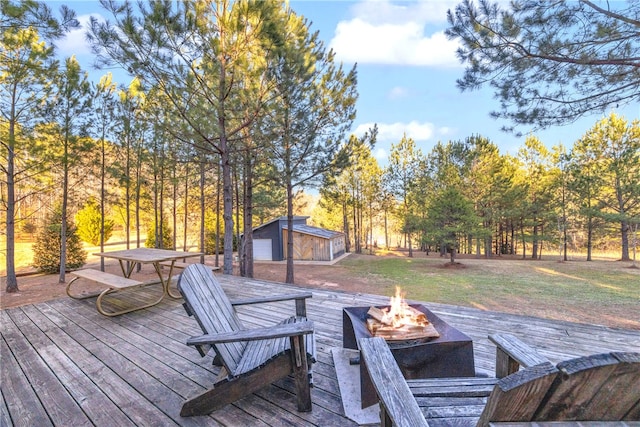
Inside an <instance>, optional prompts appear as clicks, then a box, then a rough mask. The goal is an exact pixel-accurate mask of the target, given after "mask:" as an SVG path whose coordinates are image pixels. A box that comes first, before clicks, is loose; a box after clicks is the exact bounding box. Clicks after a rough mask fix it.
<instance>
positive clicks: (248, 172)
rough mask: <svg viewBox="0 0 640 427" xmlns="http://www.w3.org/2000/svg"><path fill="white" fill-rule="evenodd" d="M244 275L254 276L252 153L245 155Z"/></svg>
mask: <svg viewBox="0 0 640 427" xmlns="http://www.w3.org/2000/svg"><path fill="white" fill-rule="evenodd" d="M242 241H243V248H242V249H243V255H242V256H243V258H244V275H245V277H250V278H253V164H252V163H251V154H250V153H247V154H246V155H245V177H244V239H243V240H242Z"/></svg>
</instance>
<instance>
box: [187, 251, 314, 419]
mask: <svg viewBox="0 0 640 427" xmlns="http://www.w3.org/2000/svg"><path fill="white" fill-rule="evenodd" d="M178 289H179V290H180V293H181V294H182V296H183V298H184V300H185V303H184V307H185V309H186V310H187V313H188V314H189V315H193V316H194V317H195V319H196V321H197V322H198V324H199V325H200V327H201V328H202V332H204V335H201V336H198V337H193V338H190V339H189V340H188V341H187V345H192V346H195V347H196V349H197V350H198V351H199V352H200V354H201V355H202V356H204V355H206V354H207V352H208V351H209V350H210V349H211V348H213V350H215V355H216V360H219V361H220V362H221V364H222V368H221V371H220V374H219V375H218V378H217V379H216V381H215V383H214V385H213V388H211V389H209V390H207V391H205V392H203V393H201V394H199V395H197V396H194V397H192V398H190V399H189V400H187V401H186V402H185V403H184V405H183V406H182V410H181V412H180V415H181V416H183V417H184V416H192V415H204V414H208V413H210V412H213V411H215V410H217V409H220V408H221V407H223V406H224V405H226V404H228V403H231V402H234V401H236V400H238V399H240V398H242V397H244V396H246V395H248V394H250V393H253V392H254V391H256V390H258V389H260V388H262V387H264V386H266V385H269V384H271V383H273V382H274V381H277V380H279V379H281V378H284V377H286V376H287V375H290V374H293V375H294V380H295V389H296V396H297V404H298V410H299V411H311V392H310V387H311V371H310V368H309V367H310V366H311V364H312V363H313V362H315V356H314V354H315V341H314V335H313V322H310V321H308V320H307V318H306V303H305V300H306V298H311V293H308V292H306V293H297V294H293V295H280V296H274V297H268V298H256V299H246V300H242V301H235V302H231V301H230V300H229V298H228V297H227V295H226V294H225V293H224V291H223V289H222V287H221V286H220V284H219V283H218V281H217V279H216V278H215V276H214V274H213V272H212V271H211V269H209V268H208V267H205V266H204V265H201V264H193V265H190V266H188V267H187V268H186V269H185V270H184V271H183V272H182V274H181V275H180V279H179V280H178ZM286 300H293V301H295V304H296V315H295V316H291V317H289V318H287V319H285V320H283V321H282V322H280V323H279V324H277V325H274V326H269V327H261V328H255V329H246V328H245V327H243V325H242V322H241V321H240V319H239V318H238V315H237V314H236V311H235V308H234V307H235V306H237V305H243V304H257V303H269V302H275V301H286Z"/></svg>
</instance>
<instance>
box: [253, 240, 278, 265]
mask: <svg viewBox="0 0 640 427" xmlns="http://www.w3.org/2000/svg"><path fill="white" fill-rule="evenodd" d="M253 259H254V260H256V261H271V260H272V259H273V254H272V252H271V239H255V240H254V241H253Z"/></svg>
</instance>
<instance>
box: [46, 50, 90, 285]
mask: <svg viewBox="0 0 640 427" xmlns="http://www.w3.org/2000/svg"><path fill="white" fill-rule="evenodd" d="M53 85H54V88H53V91H52V94H51V96H50V97H49V99H48V100H47V115H48V116H49V117H50V120H51V121H52V123H56V125H57V126H56V127H55V128H54V129H56V131H57V133H58V134H57V136H58V138H59V141H60V145H61V146H56V147H52V149H53V150H52V154H53V156H54V158H55V159H56V161H57V162H58V163H59V165H60V167H61V169H62V171H61V172H62V203H61V215H62V222H61V230H60V233H61V237H60V238H61V243H62V244H61V249H60V278H59V281H60V283H64V282H65V269H64V266H65V265H66V256H67V247H66V241H67V240H66V235H67V221H68V205H69V187H70V186H69V184H70V179H71V177H70V172H71V169H72V168H73V167H74V166H75V165H77V164H79V163H80V162H81V160H82V156H83V153H86V152H87V151H88V150H89V148H90V147H91V141H90V139H89V138H83V137H80V134H81V133H86V132H85V129H86V125H87V123H86V119H87V113H88V108H89V107H90V106H91V85H90V83H89V80H88V76H87V73H86V72H83V71H82V70H81V68H80V64H79V63H78V61H77V60H76V59H75V57H73V56H72V57H70V58H67V59H66V61H65V66H64V68H63V69H61V70H60V71H59V72H58V73H57V74H56V76H55V77H54V79H53Z"/></svg>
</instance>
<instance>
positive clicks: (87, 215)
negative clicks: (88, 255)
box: [76, 197, 113, 246]
mask: <svg viewBox="0 0 640 427" xmlns="http://www.w3.org/2000/svg"><path fill="white" fill-rule="evenodd" d="M101 219H102V215H100V205H99V204H98V201H97V200H96V199H95V197H90V198H89V200H87V203H85V205H84V207H83V208H82V209H80V210H79V211H78V213H77V214H76V223H77V224H78V236H80V238H81V239H82V240H84V241H85V242H87V243H90V244H92V245H93V246H98V245H99V244H100V228H101V224H100V223H101ZM112 233H113V220H111V219H107V218H105V220H104V241H105V242H106V241H107V240H109V238H110V237H111V234H112Z"/></svg>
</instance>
